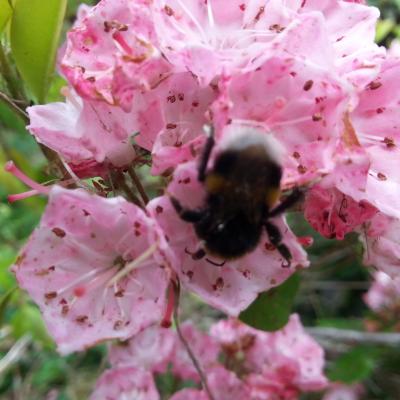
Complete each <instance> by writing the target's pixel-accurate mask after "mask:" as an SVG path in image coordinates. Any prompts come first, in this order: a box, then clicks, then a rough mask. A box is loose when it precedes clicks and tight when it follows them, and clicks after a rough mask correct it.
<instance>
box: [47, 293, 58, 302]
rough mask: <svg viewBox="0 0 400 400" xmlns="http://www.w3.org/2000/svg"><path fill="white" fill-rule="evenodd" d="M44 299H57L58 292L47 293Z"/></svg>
mask: <svg viewBox="0 0 400 400" xmlns="http://www.w3.org/2000/svg"><path fill="white" fill-rule="evenodd" d="M44 297H45V298H46V299H47V300H51V299H54V298H56V297H57V292H47V293H45V295H44Z"/></svg>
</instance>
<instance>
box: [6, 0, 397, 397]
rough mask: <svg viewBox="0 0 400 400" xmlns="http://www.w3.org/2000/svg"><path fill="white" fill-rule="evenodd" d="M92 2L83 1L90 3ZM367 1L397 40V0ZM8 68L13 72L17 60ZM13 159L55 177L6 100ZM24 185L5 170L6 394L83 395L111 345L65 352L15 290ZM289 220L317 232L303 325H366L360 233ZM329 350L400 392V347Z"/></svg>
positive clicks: (303, 296) (53, 97)
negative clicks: (335, 236)
mask: <svg viewBox="0 0 400 400" xmlns="http://www.w3.org/2000/svg"><path fill="white" fill-rule="evenodd" d="M95 2H96V1H94V0H92V1H91V0H88V1H85V3H87V4H92V5H93V4H94V3H95ZM80 3H82V1H79V0H68V2H67V11H66V18H65V22H64V25H63V29H62V32H63V35H65V32H66V31H67V29H68V27H69V26H70V25H71V24H72V23H73V21H74V18H75V15H76V9H77V7H78V5H79V4H80ZM8 4H9V3H8V0H0V33H1V29H2V28H3V27H4V26H5V25H4V22H5V20H6V19H7V18H8V8H7V5H8ZM370 4H373V5H376V6H378V7H379V8H380V10H381V15H382V19H381V21H380V23H379V25H378V29H377V36H376V38H377V42H378V43H380V44H384V45H389V44H390V43H391V41H392V40H393V39H395V38H400V0H391V1H389V0H375V1H372V0H371V1H370ZM6 31H7V29H5V31H4V32H5V33H7V32H6ZM4 36H7V35H6V34H5V35H3V39H2V44H3V45H5V46H4V48H7V43H6V42H7V40H6V37H4ZM10 68H11V70H12V71H13V72H15V67H14V66H13V65H12V64H11V65H10ZM63 85H64V81H63V79H62V78H60V77H54V78H53V80H52V83H51V86H50V89H49V93H48V96H47V101H57V100H60V99H61V96H60V88H61V87H62V86H63ZM9 89H10V88H9V87H8V85H7V83H6V82H5V81H4V79H2V77H1V76H0V90H1V91H4V92H8V91H9ZM16 90H17V91H18V90H23V88H22V89H21V88H16ZM11 159H12V160H14V162H15V163H16V164H17V165H18V166H19V167H20V168H21V169H22V170H23V171H24V172H25V173H27V174H28V175H29V176H30V177H31V178H32V179H34V180H36V181H39V182H43V181H47V180H49V179H51V176H50V175H49V174H48V171H47V169H46V167H47V164H46V160H45V158H44V157H43V155H42V153H41V151H40V148H39V147H38V145H37V144H36V142H35V141H34V140H33V138H32V137H31V136H30V135H29V133H27V131H26V130H25V123H24V121H23V120H22V119H20V117H18V116H17V115H16V114H14V112H12V111H11V110H10V109H9V108H8V107H7V106H5V105H4V104H3V103H0V166H1V165H4V164H5V162H6V161H7V160H11ZM25 190H27V189H26V187H24V185H23V184H22V183H20V182H19V181H17V180H16V179H15V178H13V177H12V176H10V175H9V174H7V173H6V172H5V171H4V170H3V169H2V168H0V199H1V202H0V359H2V358H3V357H4V356H6V355H7V354H8V353H9V352H10V349H15V348H16V346H17V345H23V346H22V351H20V353H19V356H18V358H17V359H16V360H14V361H13V362H12V363H10V364H9V365H8V366H7V368H6V369H4V370H1V371H0V398H2V399H24V400H36V399H45V398H46V396H48V395H49V394H53V395H54V398H56V399H58V400H80V399H86V398H87V397H88V394H89V393H90V391H91V389H92V387H93V384H94V382H95V380H96V378H97V376H98V375H99V373H100V372H101V371H102V370H103V369H104V368H105V367H106V357H105V355H106V349H105V346H98V347H96V348H94V349H91V350H88V351H87V352H84V353H80V354H73V355H70V356H68V357H61V356H59V355H58V354H57V353H56V352H55V349H54V344H53V342H52V340H51V339H50V338H49V337H48V335H47V333H46V329H45V327H44V324H43V322H42V318H41V316H40V313H39V311H38V309H37V307H36V306H35V305H33V304H32V303H31V302H30V300H29V298H28V296H27V295H26V294H25V293H24V292H22V291H21V290H19V289H17V287H16V283H15V279H14V276H13V274H11V273H10V272H9V266H10V265H11V264H12V263H13V262H14V260H15V258H16V256H17V253H18V250H19V249H20V248H21V246H23V244H24V242H25V241H26V239H27V237H28V236H29V234H30V233H31V232H32V230H33V229H34V227H35V226H36V225H37V223H38V221H39V219H40V216H41V214H42V212H43V209H44V206H45V199H43V198H40V197H37V196H36V197H33V198H30V199H26V200H23V201H18V202H16V203H14V204H12V205H10V204H8V202H7V195H9V194H12V193H18V192H23V191H25ZM290 224H291V226H292V227H293V228H294V230H295V232H296V233H297V234H298V235H299V236H313V238H314V244H313V245H312V246H311V247H310V248H309V249H308V251H309V254H310V260H311V264H312V268H310V269H309V270H308V271H305V272H303V273H302V274H301V284H300V290H299V294H298V296H297V298H296V301H295V311H297V312H299V313H300V314H301V316H302V321H303V323H304V324H305V325H318V326H329V327H336V328H342V329H355V330H362V329H364V323H363V321H364V317H366V316H368V314H369V311H368V310H367V308H366V306H365V304H364V303H363V301H362V294H363V293H364V292H365V291H366V290H367V288H368V285H369V283H368V281H369V272H368V270H367V269H366V268H365V267H364V266H362V264H361V256H362V249H361V245H360V243H359V242H358V239H357V238H356V236H354V235H348V236H347V237H346V238H345V240H344V241H341V242H339V241H332V240H327V239H324V238H322V237H320V236H318V235H317V234H316V233H315V232H314V231H312V230H311V229H310V227H309V226H308V225H307V223H306V222H305V221H304V219H303V218H302V217H301V216H299V215H296V214H294V215H291V216H290ZM278 293H279V292H278ZM192 307H193V309H192V310H188V311H187V312H186V314H188V315H197V314H200V312H201V316H202V317H201V318H202V319H204V317H205V316H207V315H209V316H210V318H211V319H212V318H215V315H216V314H215V312H213V311H210V310H209V309H208V308H207V307H205V306H203V305H201V304H198V302H196V304H194V305H193V306H192ZM193 310H196V311H195V312H194V311H193ZM199 310H200V311H199ZM327 356H328V360H329V361H328V365H327V373H328V375H329V376H330V378H332V379H334V380H338V381H341V382H344V383H354V382H362V383H363V384H364V385H365V387H366V390H367V394H366V395H365V399H371V400H372V399H374V400H376V399H380V400H398V399H399V398H400V349H398V350H394V349H391V350H390V351H388V350H387V349H382V348H377V347H365V346H362V347H360V346H358V347H354V348H352V349H349V350H347V351H345V352H343V351H341V350H340V346H338V348H337V349H331V350H330V351H328V353H327ZM157 383H158V386H159V387H160V388H162V390H163V393H164V394H165V396H167V395H168V394H171V393H173V392H174V391H175V390H176V389H177V388H178V387H182V385H183V386H191V385H193V383H191V382H176V381H175V380H174V378H173V376H172V374H169V373H167V374H164V375H162V376H159V377H158V378H157ZM165 398H167V397H165ZM313 398H315V397H313Z"/></svg>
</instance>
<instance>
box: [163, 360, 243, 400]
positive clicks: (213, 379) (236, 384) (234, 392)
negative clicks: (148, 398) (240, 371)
mask: <svg viewBox="0 0 400 400" xmlns="http://www.w3.org/2000/svg"><path fill="white" fill-rule="evenodd" d="M207 381H208V385H209V387H210V391H211V393H212V394H213V396H214V398H215V399H218V400H243V399H246V398H249V394H250V392H249V389H248V387H247V386H246V384H245V383H243V381H241V380H239V378H238V377H237V376H236V375H235V374H234V373H233V372H231V371H228V370H226V369H225V368H223V367H221V366H218V367H214V368H212V369H211V370H209V371H208V373H207ZM208 399H209V397H208V395H207V394H206V392H205V391H204V390H203V391H200V390H195V389H184V390H181V391H179V392H177V393H175V394H174V396H172V397H171V399H170V400H208Z"/></svg>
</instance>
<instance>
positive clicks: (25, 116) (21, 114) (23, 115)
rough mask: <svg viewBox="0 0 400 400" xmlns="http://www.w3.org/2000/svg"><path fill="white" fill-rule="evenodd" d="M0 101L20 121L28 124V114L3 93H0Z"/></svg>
mask: <svg viewBox="0 0 400 400" xmlns="http://www.w3.org/2000/svg"><path fill="white" fill-rule="evenodd" d="M0 100H1V101H2V102H3V103H5V104H6V105H7V106H8V107H10V108H11V110H12V111H14V112H15V113H16V114H17V115H18V116H19V117H21V118H22V120H23V121H24V122H25V123H26V124H27V123H28V122H29V116H28V114H27V113H26V112H25V111H24V110H23V109H22V108H20V107H19V106H18V105H17V104H16V103H15V102H14V101H13V100H12V99H11V98H10V97H8V96H7V95H6V94H5V93H3V92H0Z"/></svg>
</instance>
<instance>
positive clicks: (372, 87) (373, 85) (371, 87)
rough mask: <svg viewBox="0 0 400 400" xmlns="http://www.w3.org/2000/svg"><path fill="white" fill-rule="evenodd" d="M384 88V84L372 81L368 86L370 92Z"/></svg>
mask: <svg viewBox="0 0 400 400" xmlns="http://www.w3.org/2000/svg"><path fill="white" fill-rule="evenodd" d="M381 86H382V82H379V81H372V82H370V83H369V84H368V85H367V89H369V90H376V89H379V88H380V87H381Z"/></svg>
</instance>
